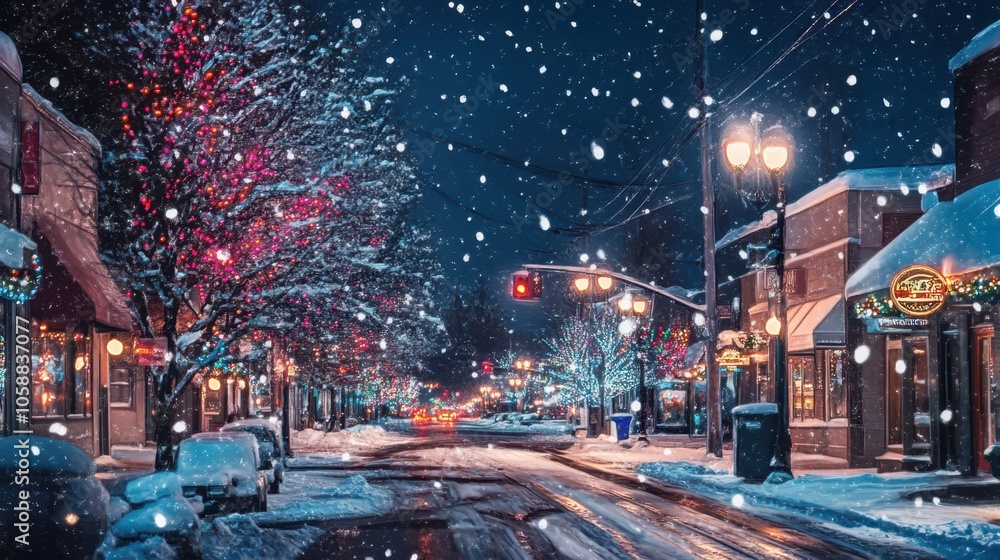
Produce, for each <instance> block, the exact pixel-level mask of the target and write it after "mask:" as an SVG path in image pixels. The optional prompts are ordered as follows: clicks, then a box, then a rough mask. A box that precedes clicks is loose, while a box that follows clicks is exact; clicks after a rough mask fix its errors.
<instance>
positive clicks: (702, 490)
mask: <svg viewBox="0 0 1000 560" xmlns="http://www.w3.org/2000/svg"><path fill="white" fill-rule="evenodd" d="M637 471H638V472H639V473H640V476H649V477H652V478H656V479H659V480H663V481H665V482H667V483H669V484H671V485H675V486H679V487H682V488H687V489H689V490H691V491H694V492H697V493H699V494H703V495H707V496H709V497H712V498H714V499H717V500H719V501H723V502H727V503H730V504H732V505H734V506H736V507H739V508H755V507H760V508H764V510H766V509H773V510H778V511H779V512H782V513H794V514H799V515H804V516H807V517H810V518H815V519H820V520H822V521H826V522H828V523H831V524H834V525H837V526H839V527H840V528H846V529H848V530H853V531H856V532H857V533H858V534H859V536H867V537H869V538H870V537H871V536H872V534H873V533H874V534H881V535H882V536H883V537H884V536H887V535H888V536H891V537H896V538H901V539H904V540H906V541H907V542H909V543H911V544H912V545H915V546H918V547H924V548H928V549H930V550H933V551H935V552H937V553H938V554H941V555H943V556H945V557H947V558H959V557H966V556H975V555H979V554H986V557H991V558H992V557H996V555H997V554H998V551H1000V527H997V526H995V525H993V524H991V523H990V522H989V521H990V520H992V519H996V518H998V517H1000V507H997V506H971V505H962V506H956V505H953V504H947V503H943V502H940V501H939V500H938V499H934V500H933V501H930V502H925V501H923V500H922V499H920V498H917V499H915V500H912V501H911V500H908V499H905V498H904V497H903V496H905V495H907V494H909V493H911V492H914V491H918V490H927V489H929V488H940V487H942V486H946V485H948V484H949V483H958V482H968V480H966V479H962V478H961V477H959V476H958V475H957V474H955V473H951V472H944V471H938V472H935V473H887V474H870V473H866V474H858V475H847V476H845V475H844V474H805V475H802V476H799V477H798V478H795V479H794V480H792V481H790V482H787V483H785V484H748V483H744V482H743V480H742V479H741V478H738V477H736V476H734V475H733V474H731V473H730V471H728V470H719V469H717V468H713V467H711V466H708V465H705V464H700V463H688V462H676V463H664V462H658V463H647V464H645V465H642V466H640V467H639V468H638V469H637ZM983 483H984V484H995V482H991V481H984V482H983ZM765 512H766V511H762V513H765Z"/></svg>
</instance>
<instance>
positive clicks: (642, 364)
mask: <svg viewBox="0 0 1000 560" xmlns="http://www.w3.org/2000/svg"><path fill="white" fill-rule="evenodd" d="M651 301H652V302H655V301H656V300H651ZM618 309H619V310H620V311H621V312H622V313H623V314H627V315H635V316H636V317H637V318H638V319H637V320H641V319H642V317H644V316H646V315H647V312H648V317H649V320H648V322H647V324H646V325H639V326H638V328H639V335H638V336H637V337H636V339H637V342H636V343H637V345H638V346H637V349H636V356H635V361H636V363H637V364H638V366H639V410H638V412H639V437H638V440H639V441H642V442H646V443H648V442H649V437H648V434H647V429H646V425H647V424H648V423H649V419H648V408H647V398H646V350H647V349H648V346H649V327H650V326H651V325H652V323H653V304H652V303H651V302H648V301H647V300H646V299H645V298H644V297H642V296H635V295H632V294H631V293H629V292H626V293H625V294H623V295H622V296H621V297H620V298H618Z"/></svg>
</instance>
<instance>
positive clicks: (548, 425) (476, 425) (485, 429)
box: [455, 420, 574, 436]
mask: <svg viewBox="0 0 1000 560" xmlns="http://www.w3.org/2000/svg"><path fill="white" fill-rule="evenodd" d="M455 430H456V431H459V432H476V433H489V434H492V433H495V434H536V435H540V436H541V435H549V436H562V435H567V434H572V433H573V430H574V427H573V426H572V425H571V424H567V423H566V422H565V421H554V422H547V421H543V422H539V423H537V424H529V425H527V426H525V425H523V424H521V423H520V422H510V423H508V422H491V421H489V420H485V421H484V420H474V421H472V422H460V423H458V424H456V425H455Z"/></svg>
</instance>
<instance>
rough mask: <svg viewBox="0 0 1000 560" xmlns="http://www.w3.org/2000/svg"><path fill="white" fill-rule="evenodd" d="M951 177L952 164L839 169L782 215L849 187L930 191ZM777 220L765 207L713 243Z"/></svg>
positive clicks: (720, 245)
mask: <svg viewBox="0 0 1000 560" xmlns="http://www.w3.org/2000/svg"><path fill="white" fill-rule="evenodd" d="M954 180H955V165H954V164H947V165H922V166H917V167H877V168H873V169H851V170H848V171H842V172H840V173H839V174H838V175H837V176H836V177H835V178H834V179H833V180H832V181H829V182H827V183H824V184H822V185H820V186H818V187H816V188H815V189H813V190H812V191H809V192H808V193H806V195H805V196H803V197H802V198H800V199H798V200H796V201H795V202H793V203H791V204H789V205H788V209H787V211H786V215H788V216H792V215H795V214H797V213H799V212H801V211H803V210H806V209H807V208H811V207H813V206H815V205H817V204H819V203H821V202H823V201H825V200H828V199H830V198H831V197H834V196H836V195H838V194H840V193H843V192H846V191H849V190H850V191H898V190H901V189H902V187H904V186H905V187H906V188H907V189H909V191H911V192H914V193H916V192H918V190H919V188H920V187H921V186H923V187H925V188H926V189H927V190H928V191H932V190H936V189H940V188H941V187H945V186H948V185H950V184H951V183H952V182H954ZM777 219H778V215H777V214H776V213H775V212H774V211H773V210H768V211H767V212H765V213H764V216H763V218H762V219H760V220H757V221H755V222H751V223H749V224H746V225H744V226H741V227H738V228H736V229H734V230H732V231H730V232H729V233H727V234H726V235H724V236H722V238H721V239H719V241H718V242H717V243H716V244H715V248H716V249H722V248H723V247H727V246H729V245H732V244H733V243H734V242H736V241H737V240H739V239H742V238H743V237H746V236H747V235H750V234H751V233H753V232H756V231H760V230H762V229H767V228H769V227H772V226H773V225H774V224H775V223H776V222H777Z"/></svg>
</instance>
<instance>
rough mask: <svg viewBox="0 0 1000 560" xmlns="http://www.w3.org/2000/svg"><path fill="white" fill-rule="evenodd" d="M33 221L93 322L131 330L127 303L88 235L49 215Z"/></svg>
mask: <svg viewBox="0 0 1000 560" xmlns="http://www.w3.org/2000/svg"><path fill="white" fill-rule="evenodd" d="M35 222H36V223H37V224H38V226H39V228H40V229H41V231H42V234H43V235H45V238H46V239H48V240H49V243H51V244H52V248H53V249H54V250H55V252H56V254H57V256H58V257H59V260H60V261H62V263H63V264H64V265H65V266H66V269H67V270H69V272H70V274H72V275H73V279H74V280H75V281H76V282H77V283H78V284H80V287H81V288H83V291H84V292H85V293H86V294H87V297H88V299H90V301H91V303H93V304H94V315H95V316H94V320H96V321H97V322H98V323H101V324H103V325H105V326H108V327H113V328H117V329H121V330H124V331H127V330H131V329H132V315H131V314H130V313H129V310H128V304H127V303H126V302H125V297H124V296H123V295H122V293H121V292H120V291H119V290H118V286H117V285H116V284H115V282H114V280H112V279H111V274H110V273H109V272H108V269H107V267H105V266H104V263H103V262H102V261H101V257H100V255H98V254H97V247H96V245H95V242H94V238H93V236H92V234H90V232H88V231H86V230H83V229H81V228H79V226H77V225H75V224H73V223H70V222H68V221H66V220H63V219H61V218H59V217H58V216H56V215H54V214H52V213H50V212H40V213H38V214H36V215H35ZM43 273H44V271H43Z"/></svg>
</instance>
